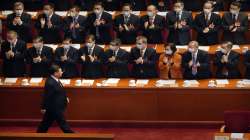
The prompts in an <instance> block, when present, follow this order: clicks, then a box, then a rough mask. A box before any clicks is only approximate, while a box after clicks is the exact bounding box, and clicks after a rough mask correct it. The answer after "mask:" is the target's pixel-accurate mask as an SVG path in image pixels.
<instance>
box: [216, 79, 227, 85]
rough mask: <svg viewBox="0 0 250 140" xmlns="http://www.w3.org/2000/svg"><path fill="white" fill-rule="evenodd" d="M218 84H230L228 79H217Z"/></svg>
mask: <svg viewBox="0 0 250 140" xmlns="http://www.w3.org/2000/svg"><path fill="white" fill-rule="evenodd" d="M216 84H217V85H228V84H229V81H228V80H227V79H217V80H216Z"/></svg>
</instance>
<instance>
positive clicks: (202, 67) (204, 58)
mask: <svg viewBox="0 0 250 140" xmlns="http://www.w3.org/2000/svg"><path fill="white" fill-rule="evenodd" d="M182 67H183V70H184V73H183V77H184V78H185V79H205V78H209V77H210V75H211V73H210V64H209V55H208V53H207V52H205V51H203V50H200V49H199V44H198V42H196V41H191V42H190V43H189V44H188V50H187V51H186V52H185V53H184V54H183V56H182Z"/></svg>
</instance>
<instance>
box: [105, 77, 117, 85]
mask: <svg viewBox="0 0 250 140" xmlns="http://www.w3.org/2000/svg"><path fill="white" fill-rule="evenodd" d="M119 81H120V79H119V78H109V79H107V80H106V81H105V83H106V84H118V83H119Z"/></svg>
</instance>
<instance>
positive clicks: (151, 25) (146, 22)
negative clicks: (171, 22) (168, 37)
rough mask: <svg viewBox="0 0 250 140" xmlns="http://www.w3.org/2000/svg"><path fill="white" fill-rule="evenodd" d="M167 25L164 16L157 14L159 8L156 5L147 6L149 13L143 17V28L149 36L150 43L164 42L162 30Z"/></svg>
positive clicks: (144, 33) (145, 34)
mask: <svg viewBox="0 0 250 140" xmlns="http://www.w3.org/2000/svg"><path fill="white" fill-rule="evenodd" d="M164 26H165V19H164V17H162V16H160V15H157V8H156V7H155V6H154V5H149V6H148V7H147V15H145V16H143V17H141V29H142V32H143V35H144V36H146V37H147V39H148V43H150V44H156V43H162V42H163V36H162V30H163V28H164Z"/></svg>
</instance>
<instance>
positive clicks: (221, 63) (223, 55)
mask: <svg viewBox="0 0 250 140" xmlns="http://www.w3.org/2000/svg"><path fill="white" fill-rule="evenodd" d="M232 47H233V44H232V43H231V42H224V43H222V44H221V48H220V51H217V52H216V54H215V60H214V65H215V66H216V67H217V71H216V78H226V79H230V78H240V72H239V69H238V64H239V61H240V55H239V54H238V53H237V52H235V51H233V50H232Z"/></svg>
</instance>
